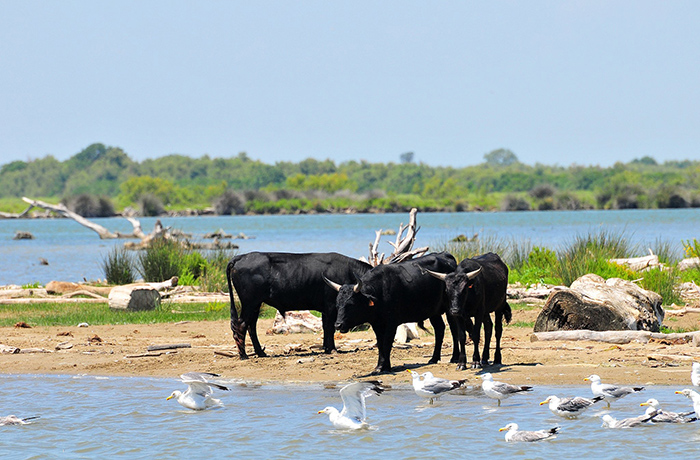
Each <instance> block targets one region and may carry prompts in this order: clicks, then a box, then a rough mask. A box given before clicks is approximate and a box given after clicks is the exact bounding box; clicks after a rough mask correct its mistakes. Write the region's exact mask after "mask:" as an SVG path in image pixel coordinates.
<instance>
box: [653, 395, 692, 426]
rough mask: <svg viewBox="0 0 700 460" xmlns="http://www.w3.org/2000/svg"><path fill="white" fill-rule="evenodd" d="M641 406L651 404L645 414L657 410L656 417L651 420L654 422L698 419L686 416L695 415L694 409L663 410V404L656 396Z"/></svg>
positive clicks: (678, 421)
mask: <svg viewBox="0 0 700 460" xmlns="http://www.w3.org/2000/svg"><path fill="white" fill-rule="evenodd" d="M640 406H649V407H647V410H646V412H645V415H650V414H651V413H652V412H654V411H656V415H654V418H652V419H651V420H650V421H651V422H653V423H688V422H694V421H695V420H697V419H696V418H695V417H693V418H686V417H688V416H690V415H693V411H690V412H681V413H676V412H669V411H665V410H661V405H660V404H659V401H657V400H656V399H654V398H651V399H649V400H647V401H646V402H643V403H641V404H640Z"/></svg>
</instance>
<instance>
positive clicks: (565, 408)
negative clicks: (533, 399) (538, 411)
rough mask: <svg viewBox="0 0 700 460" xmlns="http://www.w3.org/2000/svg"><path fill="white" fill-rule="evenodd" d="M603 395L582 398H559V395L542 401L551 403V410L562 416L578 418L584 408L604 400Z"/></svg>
mask: <svg viewBox="0 0 700 460" xmlns="http://www.w3.org/2000/svg"><path fill="white" fill-rule="evenodd" d="M602 399H603V397H602V396H596V397H594V398H593V399H588V398H582V397H580V396H576V397H574V398H563V399H562V398H559V397H557V396H554V395H552V396H548V397H547V399H545V400H544V401H542V402H541V403H540V406H541V405H543V404H549V410H551V411H552V412H553V413H554V414H556V415H559V416H560V417H566V418H576V417H577V416H578V415H580V414H581V412H583V411H584V410H586V409H588V408H589V407H590V406H592V405H593V404H595V403H597V402H598V401H600V400H602Z"/></svg>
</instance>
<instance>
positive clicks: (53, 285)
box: [46, 281, 112, 296]
mask: <svg viewBox="0 0 700 460" xmlns="http://www.w3.org/2000/svg"><path fill="white" fill-rule="evenodd" d="M111 290H112V288H111V287H104V286H90V285H89V284H80V283H72V282H68V281H49V282H48V283H47V284H46V292H48V293H49V294H63V295H65V294H71V293H74V292H77V291H83V292H84V291H88V292H91V293H93V294H98V295H101V296H107V295H109V291H111Z"/></svg>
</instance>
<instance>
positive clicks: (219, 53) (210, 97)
mask: <svg viewBox="0 0 700 460" xmlns="http://www.w3.org/2000/svg"><path fill="white" fill-rule="evenodd" d="M699 21H700V1H673V0H669V1H657V0H654V1H647V0H630V1H626V0H615V1H609V0H601V1H559V0H557V1H541V0H527V1H525V0H523V1H494V0H488V1H467V0H462V1H450V0H448V1H438V2H428V1H406V0H400V1H358V0H352V1H328V0H320V1H288V0H284V1H249V0H246V1H237V0H236V1H234V0H231V1H195V0H192V1H176V0H167V1H149V0H137V1H127V0H119V1H95V0H85V1H83V0H74V1H70V0H60V1H54V0H0V164H5V163H7V162H9V161H13V160H23V161H28V160H31V159H37V158H42V157H44V156H46V155H53V156H54V157H56V158H57V159H59V160H65V159H67V158H69V157H71V156H72V155H74V154H76V153H78V152H79V151H81V150H82V149H83V148H85V147H87V146H88V145H90V144H92V143H94V142H101V143H103V144H106V145H109V146H116V147H121V148H122V149H124V151H125V152H126V153H127V154H128V155H129V156H130V157H131V158H133V159H135V160H137V161H142V160H144V159H147V158H158V157H160V156H164V155H168V154H173V153H177V154H183V155H187V156H191V157H200V156H202V155H204V154H208V155H209V156H211V157H230V156H235V155H237V154H238V153H239V152H246V153H247V154H248V155H249V157H251V158H253V159H259V160H262V161H264V162H266V163H274V162H277V161H283V160H288V161H294V162H296V161H300V160H303V159H305V158H309V157H312V158H316V159H319V160H324V159H326V158H330V159H332V160H334V161H336V162H342V161H347V160H368V161H371V162H390V161H393V162H398V161H399V156H400V155H401V154H402V153H405V152H409V151H411V152H414V154H415V156H414V159H415V161H419V162H424V163H427V164H430V165H435V166H437V165H440V166H455V167H461V166H467V165H473V164H478V163H481V162H482V161H483V156H484V154H485V153H487V152H489V151H491V150H494V149H497V148H507V149H510V150H512V151H513V152H514V153H515V154H516V155H517V156H518V158H519V159H520V160H521V161H522V162H524V163H527V164H535V163H543V164H548V165H554V164H558V165H562V166H568V165H571V164H580V165H595V164H598V165H601V166H610V165H612V164H613V163H615V162H616V161H622V162H628V161H630V160H633V159H635V158H641V157H643V156H646V155H648V156H652V157H654V158H656V159H657V160H658V161H665V160H684V159H699V158H700V155H699V146H700V91H699V89H700V31H699V30H698V24H700V22H699Z"/></svg>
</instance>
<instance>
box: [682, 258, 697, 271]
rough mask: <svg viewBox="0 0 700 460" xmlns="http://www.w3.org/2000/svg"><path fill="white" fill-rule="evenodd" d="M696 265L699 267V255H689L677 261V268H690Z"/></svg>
mask: <svg viewBox="0 0 700 460" xmlns="http://www.w3.org/2000/svg"><path fill="white" fill-rule="evenodd" d="M696 267H700V257H690V258H688V259H683V260H681V261H680V262H678V270H690V269H691V268H696Z"/></svg>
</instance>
